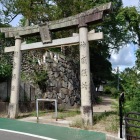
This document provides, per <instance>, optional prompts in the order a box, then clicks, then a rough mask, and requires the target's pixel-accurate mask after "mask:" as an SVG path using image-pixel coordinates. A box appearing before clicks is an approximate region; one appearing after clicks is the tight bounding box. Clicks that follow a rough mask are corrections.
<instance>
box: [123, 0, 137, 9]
mask: <svg viewBox="0 0 140 140" xmlns="http://www.w3.org/2000/svg"><path fill="white" fill-rule="evenodd" d="M138 3H139V0H123V4H124V7H125V6H136V7H138Z"/></svg>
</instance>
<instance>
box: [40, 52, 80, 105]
mask: <svg viewBox="0 0 140 140" xmlns="http://www.w3.org/2000/svg"><path fill="white" fill-rule="evenodd" d="M42 64H43V69H44V70H46V71H47V73H48V78H47V82H46V92H45V93H44V98H48V99H57V100H58V105H61V106H64V107H71V106H78V105H80V80H79V65H78V64H76V62H74V60H71V59H68V58H66V57H65V56H63V55H61V54H56V53H52V52H48V51H47V52H46V53H45V54H44V55H43V63H42Z"/></svg>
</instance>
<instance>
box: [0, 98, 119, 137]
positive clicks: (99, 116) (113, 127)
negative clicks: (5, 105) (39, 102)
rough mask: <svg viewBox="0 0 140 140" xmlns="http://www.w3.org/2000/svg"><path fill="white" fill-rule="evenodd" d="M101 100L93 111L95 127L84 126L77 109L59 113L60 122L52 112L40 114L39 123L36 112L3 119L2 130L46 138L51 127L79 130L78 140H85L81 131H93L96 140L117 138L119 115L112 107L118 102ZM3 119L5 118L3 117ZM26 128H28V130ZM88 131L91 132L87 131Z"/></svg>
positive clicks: (109, 99) (0, 124)
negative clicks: (40, 130)
mask: <svg viewBox="0 0 140 140" xmlns="http://www.w3.org/2000/svg"><path fill="white" fill-rule="evenodd" d="M101 98H102V102H101V103H100V104H98V105H95V106H94V107H93V110H94V112H95V113H94V125H93V127H86V126H83V125H82V122H81V119H80V111H79V110H78V109H76V110H69V111H66V110H60V111H59V112H58V121H56V120H55V117H54V115H55V114H54V112H52V111H51V112H50V111H47V112H46V110H45V111H41V112H39V121H38V122H37V119H36V113H35V112H30V113H22V114H20V116H19V118H18V119H17V120H10V119H2V118H1V120H0V128H1V129H10V130H12V131H20V132H24V133H31V134H33V135H41V136H44V137H45V136H46V135H45V134H46V130H47V129H48V130H47V132H48V133H49V131H51V130H50V128H51V127H52V129H53V130H54V128H56V129H60V128H62V131H63V129H64V130H66V129H68V130H67V131H68V132H69V133H70V132H71V131H69V129H70V130H71V129H72V131H73V132H71V133H75V130H77V131H76V132H77V134H74V135H75V139H76V140H78V138H77V137H79V135H81V137H79V138H80V139H83V135H82V134H81V131H82V133H83V132H84V133H86V132H87V133H89V132H90V131H91V132H93V133H92V134H91V137H95V138H96V136H97V138H98V136H102V137H101V140H102V139H105V137H106V136H105V135H111V136H112V137H113V136H115V137H117V135H118V115H117V114H116V112H115V111H114V110H113V108H112V107H111V106H112V102H116V101H115V100H114V99H111V98H110V97H104V96H103V97H101ZM3 117H5V116H4V115H3ZM18 125H19V126H20V128H18V127H19V126H18ZM22 125H23V127H22ZM24 127H26V129H25V128H24ZM28 127H29V129H31V130H28V129H27V128H28ZM35 127H37V128H35ZM39 127H43V128H39ZM47 127H48V128H47ZM53 127H54V128H53ZM73 128H74V129H73ZM75 128H76V129H75ZM77 128H78V129H77ZM20 129H21V130H20ZM36 129H44V131H45V132H44V133H45V134H42V133H43V130H42V132H41V134H39V133H37V132H36ZM83 129H84V130H83ZM25 130H26V131H25ZM87 130H90V131H87ZM30 131H32V132H30ZM33 131H34V132H33ZM57 131H58V130H57ZM79 131H80V132H79ZM95 132H96V133H95ZM97 132H98V133H97ZM4 133H6V132H4ZM48 133H47V136H50V137H51V134H49V135H48ZM50 133H51V132H50ZM60 133H63V132H60ZM65 133H66V132H65ZM79 133H80V134H79ZM58 135H60V134H58ZM56 137H57V136H56ZM51 138H52V137H51ZM53 138H54V137H53ZM99 138H100V137H99ZM57 139H58V138H57ZM73 139H74V138H73ZM4 140H5V139H4ZM37 140H38V139H37ZM88 140H90V136H89V139H88Z"/></svg>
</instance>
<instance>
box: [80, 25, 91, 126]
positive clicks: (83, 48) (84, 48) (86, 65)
mask: <svg viewBox="0 0 140 140" xmlns="http://www.w3.org/2000/svg"><path fill="white" fill-rule="evenodd" d="M79 36H80V77H81V113H82V119H83V122H84V124H85V125H92V124H93V109H92V103H91V91H90V89H91V88H90V56H89V42H88V29H87V26H86V24H85V25H82V26H79Z"/></svg>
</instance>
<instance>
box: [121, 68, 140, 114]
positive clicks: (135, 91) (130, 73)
mask: <svg viewBox="0 0 140 140" xmlns="http://www.w3.org/2000/svg"><path fill="white" fill-rule="evenodd" d="M121 79H122V81H121V85H122V88H123V91H124V93H125V111H126V112H130V111H133V112H134V111H136V112H140V102H139V101H140V80H139V79H140V74H139V73H138V71H137V69H136V68H135V67H133V68H131V69H130V68H127V69H125V71H124V72H122V73H121Z"/></svg>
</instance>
